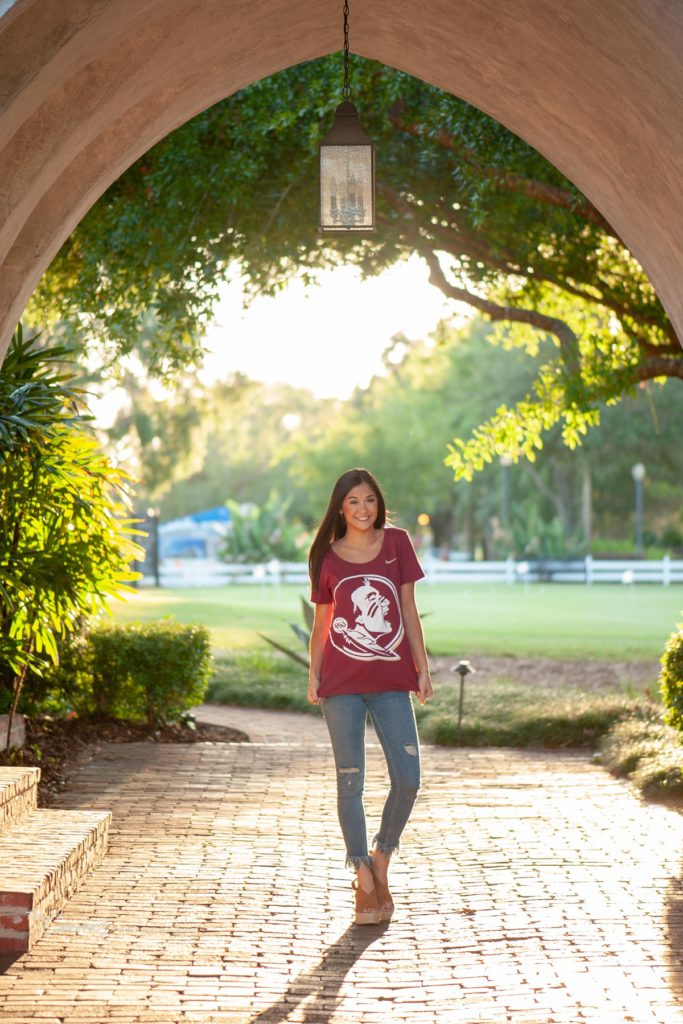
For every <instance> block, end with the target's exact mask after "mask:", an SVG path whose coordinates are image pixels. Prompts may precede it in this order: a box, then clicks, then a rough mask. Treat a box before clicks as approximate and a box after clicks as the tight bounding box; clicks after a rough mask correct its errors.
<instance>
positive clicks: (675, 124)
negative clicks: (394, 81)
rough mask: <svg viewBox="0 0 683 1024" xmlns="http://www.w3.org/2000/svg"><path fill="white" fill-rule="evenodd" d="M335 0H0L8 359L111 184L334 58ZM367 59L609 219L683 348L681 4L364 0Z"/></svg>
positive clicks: (360, 28) (361, 25) (358, 30)
mask: <svg viewBox="0 0 683 1024" xmlns="http://www.w3.org/2000/svg"><path fill="white" fill-rule="evenodd" d="M340 10H341V5H340V3H339V2H338V0H287V2H285V0H59V2H57V0H0V96H2V102H3V106H2V112H1V113H0V356H1V355H2V354H4V351H5V349H6V346H7V343H8V341H9V337H10V334H11V331H12V329H13V328H14V326H15V323H16V321H17V320H18V318H19V317H20V315H21V313H22V310H23V307H24V304H25V302H26V300H27V298H28V296H29V295H30V293H31V290H32V289H33V287H34V286H35V284H36V282H37V281H38V279H39V278H40V276H41V274H42V273H43V272H44V270H45V269H46V267H47V266H48V264H49V263H50V260H51V259H52V258H53V256H54V255H55V254H56V252H57V251H58V249H59V247H60V245H61V244H62V242H63V241H64V240H65V238H67V237H68V235H69V233H70V232H71V231H72V230H73V228H74V227H75V225H76V224H77V223H78V221H79V220H80V219H81V217H82V216H83V215H84V214H85V212H86V211H87V209H88V208H89V207H90V206H91V205H92V203H93V202H95V200H96V199H97V198H98V197H99V196H100V195H101V194H102V192H103V191H104V190H105V189H106V188H107V186H108V185H109V184H110V183H111V182H112V181H113V180H114V179H115V178H116V177H117V176H118V175H119V174H120V173H121V172H122V171H123V170H124V169H125V168H126V167H127V166H128V165H129V164H130V163H132V162H133V161H134V160H135V159H136V158H137V157H138V156H139V155H140V154H141V153H143V152H144V151H145V150H146V149H148V148H149V147H150V146H151V145H153V144H154V143H155V142H156V141H158V140H159V139H160V138H162V137H163V136H164V135H166V134H167V133H168V132H169V131H171V130H172V129H174V128H175V127H177V126H178V125H179V124H181V123H183V122H184V121H186V120H188V119H189V118H190V117H192V116H193V115H194V114H196V113H198V112H199V111H200V110H202V109H204V108H205V107H207V106H209V105H211V104H212V103H214V102H216V101H218V100H219V99H221V98H222V97H224V96H226V95H228V94H230V93H232V92H234V91H236V90H238V89H240V88H241V87H243V86H245V85H246V84H248V83H249V82H252V81H255V80H257V79H259V78H262V77H264V76H266V75H270V74H272V73H273V72H275V71H277V70H280V69H282V68H284V67H287V66H289V65H291V64H295V63H298V62H300V61H303V60H307V59H310V58H313V57H318V56H322V55H324V54H326V53H330V52H332V51H334V50H337V49H339V46H340V36H341V31H340ZM352 48H353V50H354V51H355V52H357V53H359V54H361V55H363V56H365V57H370V58H374V59H376V60H379V61H382V62H383V63H385V64H389V65H392V66H394V67H397V68H400V69H402V70H405V71H408V72H410V73H411V74H413V75H416V76H418V77H420V78H422V79H425V80H426V81H429V82H431V83H433V84H434V85H437V86H439V87H441V88H443V89H447V90H449V91H450V92H452V93H454V94H456V95H458V96H460V97H462V98H464V99H466V100H468V101H469V102H471V103H473V104H475V105H477V106H479V107H480V108H482V109H483V110H485V111H486V112H487V113H489V114H492V115H493V116H494V117H496V118H497V119H498V120H499V121H501V122H502V123H503V124H505V125H506V126H507V127H509V128H511V129H512V130H513V131H515V132H517V133H518V134H519V135H521V136H523V137H524V138H525V139H526V140H527V141H529V142H530V143H531V144H532V145H534V146H535V147H536V148H537V149H538V150H540V151H541V152H542V153H543V154H544V155H545V156H546V157H548V159H550V160H551V161H552V162H553V163H555V164H556V165H557V167H559V168H560V170H562V171H563V172H564V173H565V174H566V175H567V176H568V177H569V178H571V179H572V180H573V181H574V182H575V183H576V184H577V185H578V186H579V187H580V188H581V189H582V190H583V191H584V192H585V193H586V195H587V196H588V197H589V198H590V199H591V201H592V202H593V203H594V204H595V205H596V206H597V207H599V208H600V209H601V210H602V212H603V213H604V214H605V215H606V217H607V218H608V219H609V220H610V222H611V223H612V224H613V225H614V227H615V228H616V229H617V231H619V233H620V234H621V236H622V237H623V239H624V241H625V242H626V244H627V245H629V247H630V248H631V249H632V251H633V252H634V253H635V255H636V256H637V257H638V258H639V259H640V261H641V262H642V264H643V265H644V267H645V268H646V270H647V272H648V274H649V276H650V278H651V280H652V281H653V283H654V285H655V287H656V288H657V290H658V292H659V295H660V297H661V299H662V301H663V303H664V305H665V306H666V308H667V311H668V313H669V316H670V317H671V319H672V321H673V323H674V326H675V327H676V328H677V331H678V334H679V337H682V338H683V289H681V287H680V283H679V282H680V277H681V270H683V204H682V203H681V182H682V181H683V119H682V118H681V116H680V111H681V109H682V108H683V6H682V5H681V4H680V2H679V0H658V3H656V4H653V3H643V2H642V0H601V2H600V3H596V2H595V0H572V3H570V4H565V5H561V6H558V5H557V4H556V3H554V2H552V0H459V2H458V3H453V2H452V0H422V2H421V3H420V4H416V3H414V2H413V0H359V2H358V3H357V4H356V5H355V10H354V11H353V21H352Z"/></svg>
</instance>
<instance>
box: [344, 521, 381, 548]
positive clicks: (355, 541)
mask: <svg viewBox="0 0 683 1024" xmlns="http://www.w3.org/2000/svg"><path fill="white" fill-rule="evenodd" d="M381 538H382V530H381V528H380V529H377V528H375V527H373V528H372V530H356V529H355V527H353V526H347V527H346V533H345V534H344V536H343V537H340V538H339V540H338V541H337V544H341V545H342V546H343V547H349V548H354V549H355V550H357V551H370V550H371V549H372V548H373V547H376V546H377V543H378V542H379V541H380V540H381Z"/></svg>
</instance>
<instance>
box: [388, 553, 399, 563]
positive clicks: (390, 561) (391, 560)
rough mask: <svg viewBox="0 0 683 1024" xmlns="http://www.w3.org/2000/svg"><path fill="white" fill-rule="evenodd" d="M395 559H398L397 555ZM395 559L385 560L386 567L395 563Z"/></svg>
mask: <svg viewBox="0 0 683 1024" xmlns="http://www.w3.org/2000/svg"><path fill="white" fill-rule="evenodd" d="M396 558H398V555H397V556H396ZM396 558H387V559H386V560H385V561H386V563H387V565H391V563H392V562H395V561H396Z"/></svg>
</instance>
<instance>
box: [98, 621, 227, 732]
mask: <svg viewBox="0 0 683 1024" xmlns="http://www.w3.org/2000/svg"><path fill="white" fill-rule="evenodd" d="M90 649H91V652H92V672H93V695H94V703H95V711H96V713H98V714H100V715H111V716H112V717H114V718H126V719H132V720H135V719H143V718H144V719H146V721H147V724H148V725H149V726H151V727H154V726H157V725H160V724H162V723H165V722H175V721H178V720H179V719H180V718H181V717H182V715H183V713H184V712H186V711H188V709H189V708H191V707H192V706H193V705H194V704H199V703H200V702H201V701H202V699H203V697H204V694H205V693H206V687H207V685H208V681H209V677H210V674H211V644H210V639H209V631H208V629H207V628H206V626H199V625H191V626H185V625H181V624H180V623H176V622H171V621H169V620H168V619H162V620H160V621H158V622H144V623H143V622H134V623H131V624H129V625H127V626H114V625H107V626H99V627H97V628H96V629H93V631H92V632H91V634H90Z"/></svg>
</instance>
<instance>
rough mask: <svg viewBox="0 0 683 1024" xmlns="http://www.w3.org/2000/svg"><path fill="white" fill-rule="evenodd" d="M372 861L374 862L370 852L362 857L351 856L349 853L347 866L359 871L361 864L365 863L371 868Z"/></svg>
mask: <svg viewBox="0 0 683 1024" xmlns="http://www.w3.org/2000/svg"><path fill="white" fill-rule="evenodd" d="M371 863H372V862H371V858H370V854H369V853H368V854H366V855H365V856H362V857H350V856H349V855H348V853H347V855H346V861H345V867H347V868H353V869H354V871H358V868H359V867H360V866H361V864H365V866H366V867H368V868H369V867H370V866H371Z"/></svg>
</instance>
